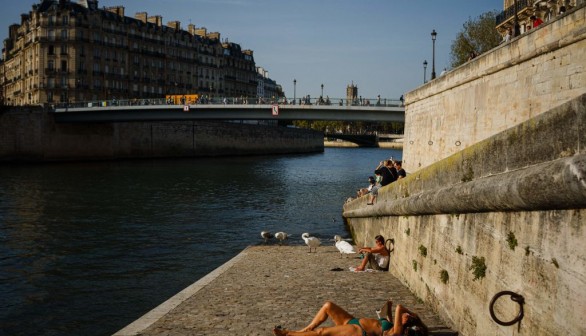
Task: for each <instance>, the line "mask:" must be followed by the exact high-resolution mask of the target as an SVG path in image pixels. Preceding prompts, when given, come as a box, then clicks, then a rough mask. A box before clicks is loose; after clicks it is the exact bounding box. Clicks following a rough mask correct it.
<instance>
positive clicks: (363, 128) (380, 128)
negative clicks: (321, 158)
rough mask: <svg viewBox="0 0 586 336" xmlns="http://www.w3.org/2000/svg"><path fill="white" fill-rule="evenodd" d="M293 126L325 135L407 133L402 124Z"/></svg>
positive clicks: (306, 123) (316, 122)
mask: <svg viewBox="0 0 586 336" xmlns="http://www.w3.org/2000/svg"><path fill="white" fill-rule="evenodd" d="M293 125H294V126H296V127H299V128H307V129H313V130H317V131H321V132H324V133H325V132H331V133H334V132H336V131H342V132H343V133H348V132H351V133H356V134H362V133H366V132H373V131H376V132H378V133H394V134H403V133H405V132H404V131H405V124H404V123H400V122H365V121H323V120H294V121H293Z"/></svg>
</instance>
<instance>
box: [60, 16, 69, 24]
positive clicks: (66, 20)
mask: <svg viewBox="0 0 586 336" xmlns="http://www.w3.org/2000/svg"><path fill="white" fill-rule="evenodd" d="M61 22H62V23H63V25H64V26H67V25H68V24H69V16H67V15H65V16H63V17H62V18H61Z"/></svg>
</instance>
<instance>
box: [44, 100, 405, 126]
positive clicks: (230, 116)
mask: <svg viewBox="0 0 586 336" xmlns="http://www.w3.org/2000/svg"><path fill="white" fill-rule="evenodd" d="M342 101H343V100H340V103H339V104H330V105H326V104H306V105H291V104H191V105H168V104H166V103H165V101H164V100H157V101H155V100H151V101H148V103H146V104H142V105H137V104H131V103H130V101H115V100H112V101H101V102H92V103H76V104H68V105H66V106H63V105H62V106H57V107H56V108H55V109H54V112H55V119H56V121H57V122H65V123H69V122H82V123H84V122H119V121H170V120H267V119H270V120H336V121H382V122H405V108H404V107H403V106H400V104H372V105H355V104H350V105H344V104H342Z"/></svg>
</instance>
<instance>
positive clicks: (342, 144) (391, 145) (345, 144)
mask: <svg viewBox="0 0 586 336" xmlns="http://www.w3.org/2000/svg"><path fill="white" fill-rule="evenodd" d="M324 147H339V148H358V145H357V144H355V143H353V142H350V141H325V140H324ZM378 147H379V148H388V149H399V150H403V142H395V141H387V142H379V143H378Z"/></svg>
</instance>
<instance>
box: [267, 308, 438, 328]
mask: <svg viewBox="0 0 586 336" xmlns="http://www.w3.org/2000/svg"><path fill="white" fill-rule="evenodd" d="M386 305H387V307H386V308H387V309H386V311H387V316H385V317H381V318H379V319H375V318H367V317H363V318H355V317H354V316H353V315H352V314H350V313H348V312H347V311H345V310H344V309H343V308H341V307H340V306H338V305H336V304H335V303H333V302H331V301H326V303H324V305H323V306H322V307H321V309H320V310H319V311H318V312H317V314H316V315H315V317H314V318H313V320H312V321H311V323H310V324H309V325H308V326H307V327H305V328H303V329H301V330H299V331H291V330H286V329H281V328H280V327H276V328H275V329H273V334H275V335H277V336H313V335H322V336H330V335H331V336H335V335H345V336H369V335H376V336H400V335H418V336H419V335H421V336H427V335H428V332H427V326H426V325H425V324H424V323H423V322H422V321H421V319H420V318H419V317H418V316H417V314H415V313H413V312H412V311H410V310H409V309H407V308H405V307H403V306H402V305H400V304H399V305H397V308H396V309H395V319H394V320H393V316H392V311H393V309H392V308H393V302H392V301H390V300H389V301H387V303H386ZM328 317H329V318H331V319H332V321H333V322H334V324H335V326H332V327H322V328H318V327H319V326H320V325H321V324H322V323H324V322H325V321H326V320H327V319H328ZM391 321H393V322H391Z"/></svg>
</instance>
